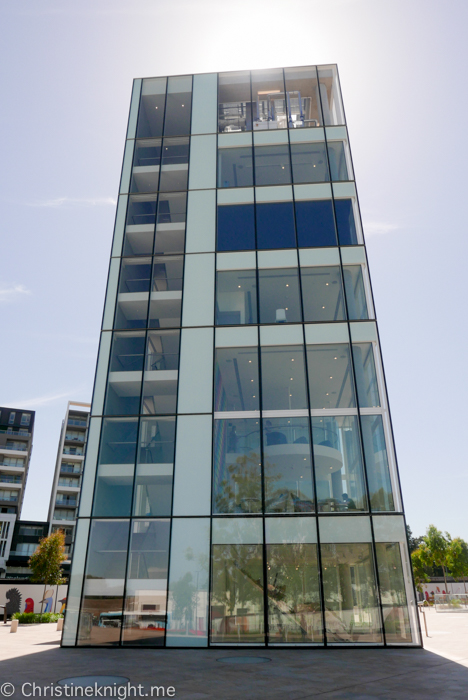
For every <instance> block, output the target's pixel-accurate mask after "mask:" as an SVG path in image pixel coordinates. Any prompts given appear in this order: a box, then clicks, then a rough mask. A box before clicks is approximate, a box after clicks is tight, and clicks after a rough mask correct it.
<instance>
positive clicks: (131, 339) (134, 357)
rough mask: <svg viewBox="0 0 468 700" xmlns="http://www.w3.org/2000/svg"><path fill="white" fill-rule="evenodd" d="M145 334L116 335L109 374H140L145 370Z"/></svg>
mask: <svg viewBox="0 0 468 700" xmlns="http://www.w3.org/2000/svg"><path fill="white" fill-rule="evenodd" d="M144 354H145V333H142V332H140V333H114V337H113V341H112V350H111V359H110V365H109V372H138V371H141V370H142V369H143V359H144Z"/></svg>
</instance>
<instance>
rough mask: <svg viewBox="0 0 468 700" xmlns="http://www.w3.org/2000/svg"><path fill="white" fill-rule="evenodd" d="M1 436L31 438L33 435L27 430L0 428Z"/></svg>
mask: <svg viewBox="0 0 468 700" xmlns="http://www.w3.org/2000/svg"><path fill="white" fill-rule="evenodd" d="M0 434H3V435H14V437H25V438H29V437H31V433H29V432H28V431H27V430H23V429H22V428H20V429H19V430H16V431H15V430H13V429H12V428H6V429H5V428H0Z"/></svg>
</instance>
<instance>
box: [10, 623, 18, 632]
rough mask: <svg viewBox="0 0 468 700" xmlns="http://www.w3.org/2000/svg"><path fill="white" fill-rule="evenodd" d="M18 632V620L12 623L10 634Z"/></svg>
mask: <svg viewBox="0 0 468 700" xmlns="http://www.w3.org/2000/svg"><path fill="white" fill-rule="evenodd" d="M17 631H18V620H12V621H11V627H10V634H11V633H12V632H17Z"/></svg>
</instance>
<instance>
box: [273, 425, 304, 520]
mask: <svg viewBox="0 0 468 700" xmlns="http://www.w3.org/2000/svg"><path fill="white" fill-rule="evenodd" d="M263 473H264V479H265V512H266V513H313V512H314V511H315V505H314V489H313V485H312V458H311V454H310V430H309V419H308V418H307V417H303V418H270V419H267V420H264V422H263Z"/></svg>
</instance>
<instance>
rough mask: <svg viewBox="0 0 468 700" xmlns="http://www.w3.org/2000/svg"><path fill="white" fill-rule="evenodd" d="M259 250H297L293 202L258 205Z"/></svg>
mask: <svg viewBox="0 0 468 700" xmlns="http://www.w3.org/2000/svg"><path fill="white" fill-rule="evenodd" d="M256 213H257V248H259V249H267V248H273V249H278V248H295V247H296V235H295V231H294V209H293V204H292V202H271V203H268V204H257V210H256Z"/></svg>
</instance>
